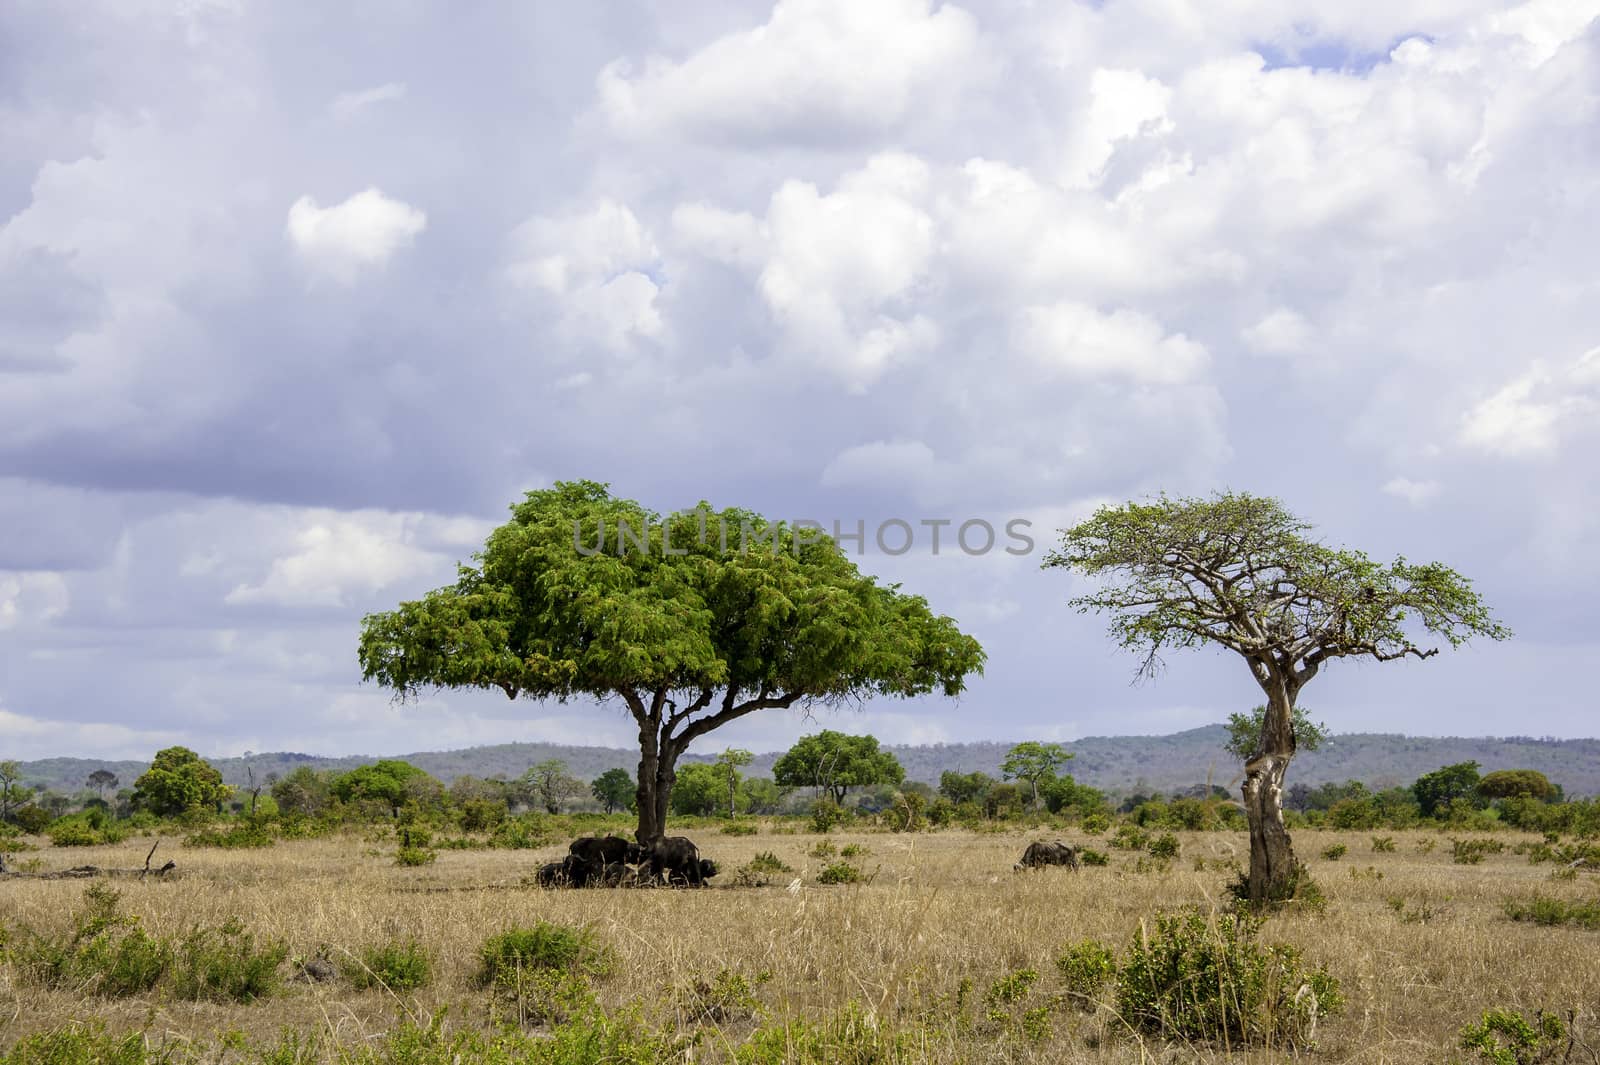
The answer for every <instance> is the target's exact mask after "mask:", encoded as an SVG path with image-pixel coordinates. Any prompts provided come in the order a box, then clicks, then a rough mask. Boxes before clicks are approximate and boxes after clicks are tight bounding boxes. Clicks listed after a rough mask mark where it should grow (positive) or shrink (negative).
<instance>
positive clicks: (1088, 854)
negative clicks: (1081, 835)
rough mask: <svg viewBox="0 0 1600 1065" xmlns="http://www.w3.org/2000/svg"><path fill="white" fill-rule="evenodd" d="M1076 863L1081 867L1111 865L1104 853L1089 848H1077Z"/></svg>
mask: <svg viewBox="0 0 1600 1065" xmlns="http://www.w3.org/2000/svg"><path fill="white" fill-rule="evenodd" d="M1078 861H1079V862H1080V863H1081V864H1083V865H1110V864H1111V859H1110V858H1109V857H1107V856H1106V854H1105V852H1103V851H1097V850H1094V849H1092V848H1089V847H1079V848H1078Z"/></svg>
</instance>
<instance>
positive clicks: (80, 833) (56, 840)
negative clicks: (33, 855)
mask: <svg viewBox="0 0 1600 1065" xmlns="http://www.w3.org/2000/svg"><path fill="white" fill-rule="evenodd" d="M45 835H47V836H49V837H50V845H51V846H52V847H93V846H96V845H97V844H99V843H100V833H98V832H96V831H95V830H94V826H93V825H91V824H89V822H87V821H85V820H83V819H82V818H78V817H64V818H62V819H61V820H59V821H57V822H55V823H54V824H52V825H51V826H50V827H49V828H47V829H46V830H45Z"/></svg>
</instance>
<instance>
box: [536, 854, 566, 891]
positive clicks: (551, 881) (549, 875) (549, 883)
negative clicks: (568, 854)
mask: <svg viewBox="0 0 1600 1065" xmlns="http://www.w3.org/2000/svg"><path fill="white" fill-rule="evenodd" d="M570 860H571V859H570V858H569V859H568V860H567V861H560V862H551V863H549V864H548V865H541V866H540V867H539V872H538V873H537V874H536V876H535V879H536V881H537V882H538V884H539V886H540V887H566V886H567V885H568V884H570V883H572V878H571V877H570V876H569V875H568V874H567V862H568V861H570Z"/></svg>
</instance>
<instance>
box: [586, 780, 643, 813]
mask: <svg viewBox="0 0 1600 1065" xmlns="http://www.w3.org/2000/svg"><path fill="white" fill-rule="evenodd" d="M589 789H590V791H592V792H593V793H594V797H595V799H596V800H597V801H598V802H599V803H600V805H601V806H603V807H605V811H606V813H608V814H609V813H615V812H616V811H617V810H626V809H628V808H630V807H631V806H632V805H633V799H634V783H633V774H631V773H629V772H628V771H627V770H626V769H607V770H606V771H605V772H604V773H601V774H600V775H599V776H597V777H595V778H594V782H593V783H592V784H590V786H589Z"/></svg>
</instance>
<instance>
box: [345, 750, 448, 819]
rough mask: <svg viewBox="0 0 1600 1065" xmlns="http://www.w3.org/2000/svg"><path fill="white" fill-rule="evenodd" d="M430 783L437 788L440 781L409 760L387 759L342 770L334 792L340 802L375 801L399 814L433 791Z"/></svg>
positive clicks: (392, 812)
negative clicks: (425, 793) (401, 810)
mask: <svg viewBox="0 0 1600 1065" xmlns="http://www.w3.org/2000/svg"><path fill="white" fill-rule="evenodd" d="M429 782H431V783H432V785H433V786H434V787H435V788H437V787H438V781H435V780H434V779H433V778H432V777H431V776H429V775H428V774H427V773H426V772H425V771H423V770H421V769H418V768H417V767H416V766H414V765H412V764H411V763H410V762H403V761H400V760H399V759H396V758H384V759H381V760H379V761H377V762H374V763H372V764H371V765H364V766H358V767H357V768H355V769H352V770H350V772H348V773H341V774H340V775H339V776H337V777H335V778H334V779H333V784H332V792H333V795H334V797H335V798H337V799H338V800H339V801H340V802H343V803H372V804H374V805H377V806H382V807H385V808H387V809H388V810H389V812H390V813H391V814H392V815H393V816H395V817H399V816H400V808H401V807H402V806H404V805H405V804H406V803H407V802H408V801H414V800H415V799H416V798H417V797H418V795H419V794H423V793H424V792H425V790H431V789H428V788H427V785H428V784H429Z"/></svg>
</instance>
